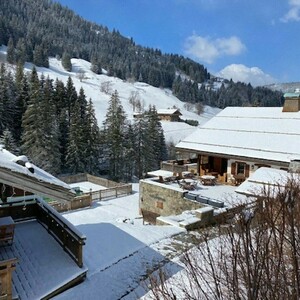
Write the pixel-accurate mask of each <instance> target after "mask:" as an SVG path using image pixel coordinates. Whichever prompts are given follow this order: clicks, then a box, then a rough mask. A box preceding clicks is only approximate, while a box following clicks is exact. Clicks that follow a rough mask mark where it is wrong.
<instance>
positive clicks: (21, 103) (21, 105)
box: [12, 63, 29, 145]
mask: <svg viewBox="0 0 300 300" xmlns="http://www.w3.org/2000/svg"><path fill="white" fill-rule="evenodd" d="M15 86H16V98H15V107H14V111H13V120H14V123H13V126H12V134H13V136H14V139H15V141H16V143H17V145H20V140H21V135H22V116H23V114H24V113H25V111H26V106H27V103H28V101H29V86H28V82H27V76H25V75H24V69H23V66H22V64H20V63H18V65H17V70H16V76H15Z"/></svg>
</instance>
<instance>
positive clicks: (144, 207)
mask: <svg viewBox="0 0 300 300" xmlns="http://www.w3.org/2000/svg"><path fill="white" fill-rule="evenodd" d="M175 175H176V174H174V173H173V172H170V171H165V170H158V171H154V172H149V173H148V176H152V178H148V179H145V180H141V181H140V210H141V213H142V214H143V217H144V219H145V220H146V221H149V222H151V223H156V220H157V218H158V217H166V216H171V215H180V214H182V213H183V212H184V211H191V210H198V209H201V208H205V207H211V208H213V210H214V215H216V214H220V213H222V212H224V211H227V210H228V209H231V208H232V207H234V206H235V205H236V204H238V203H239V202H240V201H241V200H240V198H241V196H238V195H237V194H236V193H235V189H236V187H235V186H231V185H224V184H221V183H220V182H218V180H217V179H216V178H215V177H214V176H212V175H203V176H196V175H194V174H193V172H188V171H185V172H182V173H181V174H180V175H178V174H177V176H175Z"/></svg>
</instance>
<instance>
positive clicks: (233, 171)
mask: <svg viewBox="0 0 300 300" xmlns="http://www.w3.org/2000/svg"><path fill="white" fill-rule="evenodd" d="M231 174H232V175H235V174H236V163H232V164H231Z"/></svg>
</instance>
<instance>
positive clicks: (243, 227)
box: [150, 177, 300, 300]
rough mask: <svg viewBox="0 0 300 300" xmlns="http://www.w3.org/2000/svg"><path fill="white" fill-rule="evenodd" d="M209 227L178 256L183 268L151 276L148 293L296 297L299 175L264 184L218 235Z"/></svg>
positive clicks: (299, 282) (299, 289)
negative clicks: (281, 182)
mask: <svg viewBox="0 0 300 300" xmlns="http://www.w3.org/2000/svg"><path fill="white" fill-rule="evenodd" d="M209 232H210V231H209V229H208V230H207V231H206V232H205V233H203V243H201V244H199V245H198V246H197V247H195V248H193V249H192V250H190V251H188V252H186V253H185V254H184V255H183V256H182V258H181V262H182V264H183V265H184V268H185V271H184V272H181V274H178V275H176V276H175V277H173V278H171V279H168V280H167V279H166V278H167V277H166V276H164V275H162V274H159V276H157V275H156V276H155V278H154V279H153V278H151V279H150V287H151V295H150V298H151V297H152V299H172V300H174V299H239V300H240V299H300V269H299V260H300V247H299V244H300V185H299V178H298V177H291V178H290V179H289V180H288V181H287V183H286V184H285V185H284V186H280V185H279V184H278V185H277V186H276V187H275V188H274V189H270V188H269V187H268V186H266V187H265V188H264V189H263V191H260V193H259V196H258V197H257V200H256V201H255V202H253V203H252V204H251V206H249V205H248V206H247V207H246V208H244V209H242V210H241V211H240V212H238V213H237V215H236V218H235V222H234V223H233V224H231V225H229V226H228V227H227V228H226V229H224V228H222V230H221V227H219V236H218V237H217V238H214V239H211V236H210V234H209ZM153 276H154V275H153Z"/></svg>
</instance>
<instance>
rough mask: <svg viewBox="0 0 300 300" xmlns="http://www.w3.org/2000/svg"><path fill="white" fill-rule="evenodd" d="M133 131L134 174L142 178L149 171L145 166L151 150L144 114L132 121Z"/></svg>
mask: <svg viewBox="0 0 300 300" xmlns="http://www.w3.org/2000/svg"><path fill="white" fill-rule="evenodd" d="M133 126H134V133H135V144H134V150H135V175H136V176H137V177H138V178H142V177H143V175H144V174H145V173H146V172H147V171H149V170H148V168H147V160H148V154H149V152H150V151H151V145H150V141H149V139H148V137H147V122H146V118H145V114H143V115H142V116H141V117H140V118H137V119H135V122H134V125H133Z"/></svg>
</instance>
